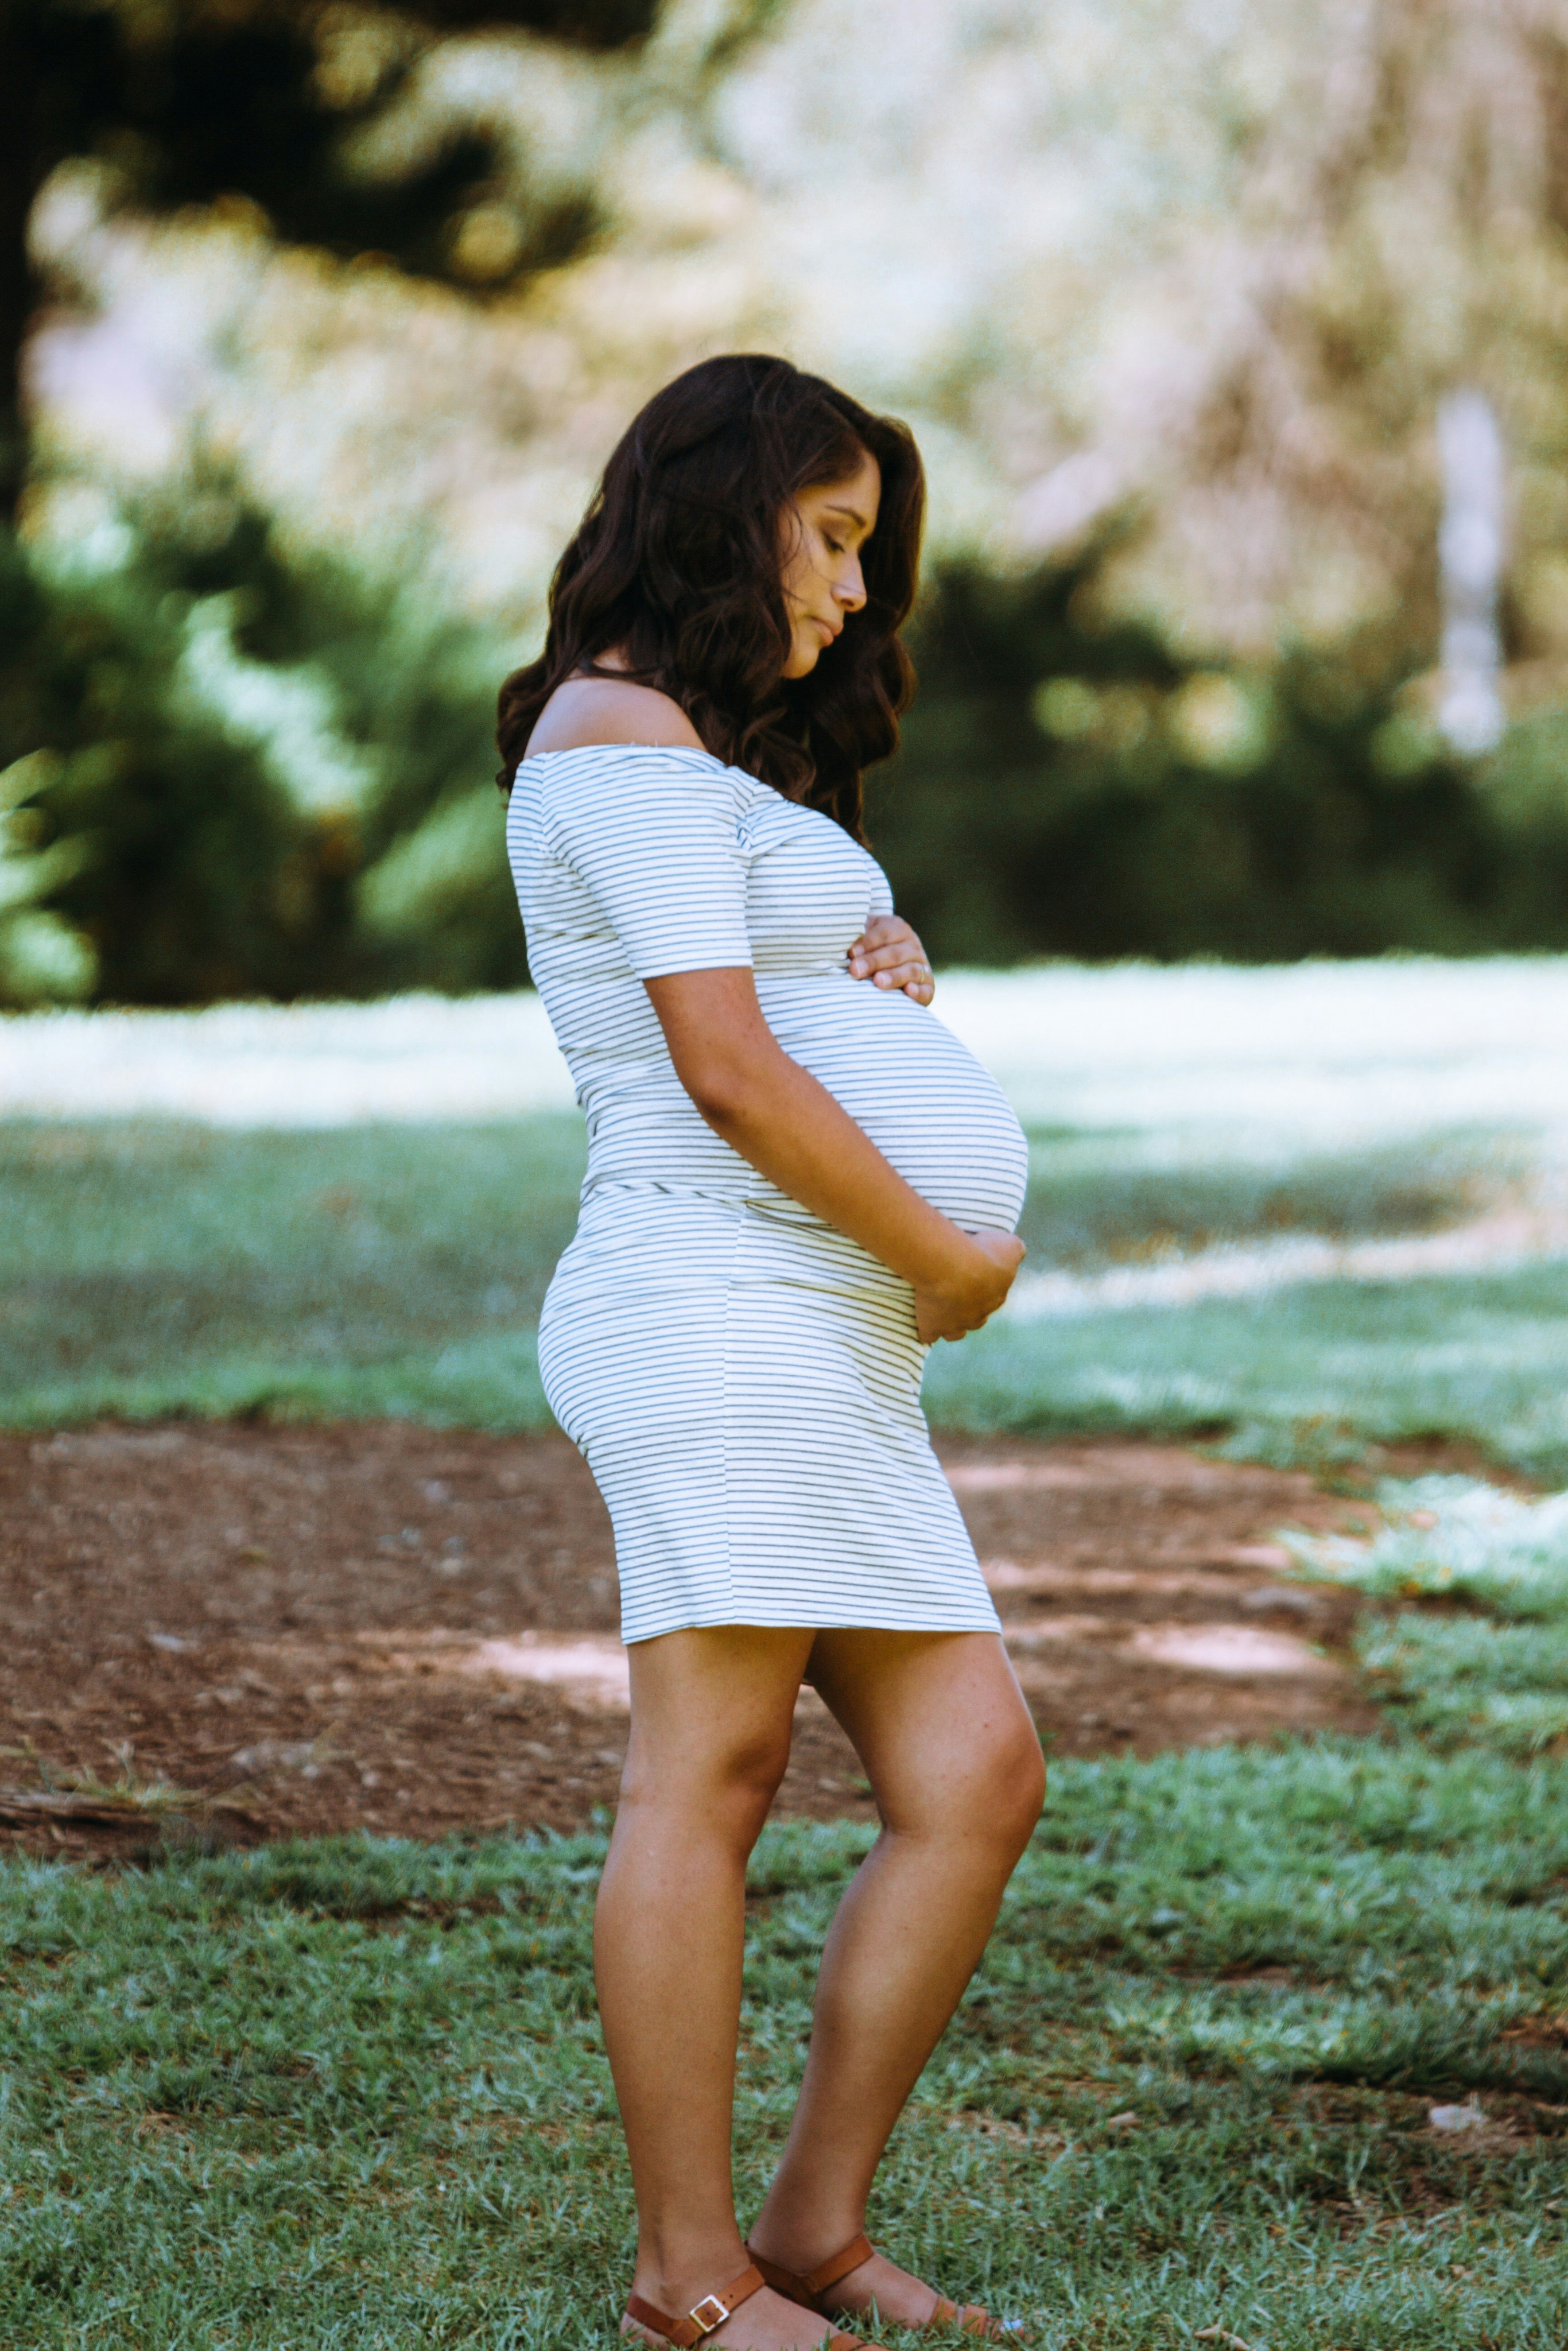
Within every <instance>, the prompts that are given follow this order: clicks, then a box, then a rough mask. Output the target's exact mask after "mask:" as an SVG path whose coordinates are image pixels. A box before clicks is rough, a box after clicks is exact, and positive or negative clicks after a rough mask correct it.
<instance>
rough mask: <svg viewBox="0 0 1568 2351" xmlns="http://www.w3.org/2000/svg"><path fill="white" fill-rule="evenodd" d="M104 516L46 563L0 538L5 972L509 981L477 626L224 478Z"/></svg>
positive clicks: (157, 990)
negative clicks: (284, 543)
mask: <svg viewBox="0 0 1568 2351" xmlns="http://www.w3.org/2000/svg"><path fill="white" fill-rule="evenodd" d="M123 537H124V543H123V545H121V546H120V548H119V549H116V550H114V555H115V558H116V559H112V560H103V561H99V562H97V563H95V564H93V565H92V566H90V567H89V566H87V565H83V566H81V567H80V568H78V569H74V570H72V569H66V570H63V571H61V570H58V569H57V570H54V571H50V570H47V569H45V568H43V567H42V566H41V565H40V564H39V563H38V562H37V560H36V559H30V558H29V556H28V554H27V552H26V549H24V548H23V547H21V546H20V545H19V544H18V543H17V542H16V540H15V539H11V538H6V539H4V540H0V633H3V638H4V643H5V654H4V657H3V659H0V765H4V764H5V762H11V763H16V762H18V761H24V762H25V763H26V764H25V765H24V766H22V767H20V768H18V767H17V766H16V765H15V764H13V765H11V766H10V768H8V770H7V777H8V778H14V779H15V780H14V781H5V782H0V796H3V795H4V794H5V792H6V791H7V789H9V790H10V792H11V794H12V797H13V798H14V799H25V802H26V804H25V805H24V806H21V807H19V808H17V809H16V810H15V811H14V812H13V813H12V814H11V815H10V817H9V818H8V820H7V822H8V824H9V826H10V828H11V837H10V838H9V839H8V840H7V841H5V849H6V850H7V851H8V852H9V853H8V855H7V856H5V860H4V862H0V997H3V998H5V999H7V1000H10V1001H12V1002H20V1003H26V1002H28V1001H36V1000H39V999H41V998H50V997H54V998H60V997H70V996H74V995H79V994H84V993H92V994H95V995H96V996H98V997H99V998H101V999H106V1000H111V1001H121V1002H137V1003H152V1004H178V1003H190V1002H204V1001H208V1000H211V999H213V998H219V997H234V996H258V995H259V996H274V997H282V998H289V997H295V996H300V995H319V994H333V993H340V994H354V995H358V994H368V993H373V992H377V991H379V990H381V989H382V988H386V987H397V986H401V985H406V984H409V983H411V982H412V981H414V980H418V981H422V982H423V983H425V984H427V985H431V986H434V987H445V988H450V989H453V990H463V989H466V988H473V987H507V986H515V985H517V983H518V982H519V981H520V980H521V979H522V977H524V976H525V964H524V957H523V950H522V942H521V937H520V934H519V931H518V925H517V914H516V908H515V905H514V904H513V902H512V899H511V890H510V883H509V881H508V879H507V873H506V870H505V865H504V862H503V860H502V856H501V847H500V836H501V812H500V809H499V806H498V803H497V798H496V794H495V789H494V787H493V785H492V783H491V781H490V775H491V769H492V765H493V758H494V755H493V752H492V750H491V747H490V742H489V723H490V722H489V698H490V680H491V676H492V674H493V672H494V669H495V667H496V661H495V656H494V655H493V653H490V651H489V649H488V648H487V647H486V646H484V645H482V644H481V643H479V642H478V640H477V637H476V632H474V631H473V630H472V629H471V628H461V627H458V626H456V625H455V624H452V623H448V622H443V621H441V620H440V619H439V618H436V619H434V620H433V619H432V618H430V617H429V616H428V615H427V614H424V613H423V611H422V609H421V606H420V601H419V599H418V597H417V595H416V594H402V593H399V592H397V591H394V590H390V589H383V590H371V589H370V588H368V587H367V586H366V585H365V584H364V583H363V581H362V580H359V579H357V578H356V577H355V576H354V575H353V574H351V573H350V572H349V571H348V570H346V569H340V568H339V567H335V566H333V565H332V564H330V563H329V562H327V561H325V560H323V559H319V558H312V559H310V560H309V561H308V562H304V563H296V562H293V561H291V560H289V559H288V558H287V556H286V555H284V554H283V553H281V552H280V551H279V549H278V548H277V544H276V542H275V539H274V538H273V537H272V536H271V535H270V534H269V532H268V529H267V525H266V522H265V520H264V519H263V518H262V517H258V516H257V515H256V514H255V513H254V512H252V511H249V510H247V509H246V507H243V506H242V505H240V504H238V503H237V502H235V501H233V500H231V499H229V498H227V497H226V496H225V495H224V494H223V492H222V491H221V490H212V491H209V493H208V494H207V495H206V496H204V498H203V499H202V500H200V501H199V502H197V505H196V506H195V507H191V506H182V507H177V508H171V509H169V510H168V511H167V512H163V513H160V512H158V511H156V510H154V509H152V508H149V509H144V510H143V511H142V512H141V513H140V514H139V515H138V516H137V517H135V518H134V524H133V525H132V524H131V523H129V522H128V523H127V524H126V525H125V526H124V532H123ZM13 877H15V879H13ZM46 901H47V904H45V903H44V902H46ZM13 904H14V905H15V906H16V908H17V910H18V912H17V914H13V915H12V916H11V920H10V925H9V927H8V928H7V927H6V926H5V915H6V914H7V913H8V911H9V909H10V907H11V906H12V905H13ZM18 914H25V917H26V922H27V923H28V924H29V925H31V930H30V931H24V932H23V933H22V934H21V935H20V937H19V939H18V941H17V943H16V949H15V951H14V952H13V953H11V954H9V955H8V954H7V951H6V944H5V943H6V940H7V938H8V937H10V936H11V935H12V933H13V932H14V931H15V930H16V921H17V919H18ZM45 923H47V924H50V925H53V930H52V932H51V933H50V934H49V935H47V936H46V935H45V933H44V931H43V930H42V929H40V927H39V926H40V925H42V924H45ZM29 942H30V945H29Z"/></svg>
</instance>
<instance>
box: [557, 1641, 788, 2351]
mask: <svg viewBox="0 0 1568 2351" xmlns="http://www.w3.org/2000/svg"><path fill="white" fill-rule="evenodd" d="M811 1641H812V1635H811V1634H810V1632H809V1631H802V1632H793V1631H775V1630H767V1629H763V1628H760V1627H755V1626H747V1625H718V1626H713V1627H706V1628H703V1629H701V1630H693V1631H689V1632H681V1633H668V1634H665V1635H663V1636H662V1637H661V1638H659V1639H657V1640H653V1641H642V1642H638V1643H636V1644H635V1645H634V1646H632V1649H631V1650H630V1651H629V1653H628V1654H629V1657H630V1661H631V1668H632V1738H631V1744H630V1748H629V1750H628V1753H627V1757H626V1771H625V1775H624V1778H623V1780H622V1791H621V1804H620V1810H619V1812H618V1813H617V1815H616V1821H615V1833H614V1835H613V1836H612V1838H611V1841H610V1855H609V1859H608V1861H607V1862H606V1864H605V1869H604V1876H603V1879H602V1882H601V1886H600V1889H599V1906H598V1909H597V1912H596V1915H595V1920H594V1966H595V1974H596V1977H597V1980H598V1985H599V2009H600V2014H601V2018H602V2019H603V2023H604V2045H605V2048H606V2050H607V2051H608V2053H609V2056H610V2067H611V2072H612V2074H613V2075H614V2079H615V2095H616V2096H617V2098H618V2100H619V2101H620V2105H621V2117H622V2123H623V2124H624V2126H625V2130H626V2143H627V2147H628V2148H629V2150H630V2153H631V2158H632V2182H633V2186H634V2188H635V2190H636V2197H637V2271H636V2277H635V2280H634V2286H633V2290H634V2291H635V2292H636V2293H637V2294H641V2295H642V2296H643V2300H644V2301H647V2302H650V2303H652V2304H653V2305H654V2307H655V2308H656V2309H659V2310H664V2311H666V2312H668V2313H669V2314H670V2315H671V2316H672V2317H679V2316H681V2315H682V2314H684V2313H685V2312H686V2311H687V2310H689V2309H690V2308H691V2307H692V2305H693V2304H695V2302H697V2301H698V2300H699V2298H700V2297H702V2296H703V2295H705V2294H711V2293H713V2292H715V2291H716V2290H717V2289H720V2288H722V2287H724V2286H726V2285H727V2284H728V2283H729V2282H730V2280H731V2279H732V2278H734V2277H737V2276H738V2275H739V2273H740V2272H741V2271H742V2270H743V2269H745V2268H746V2266H747V2254H746V2252H745V2250H744V2248H743V2246H742V2244H741V2239H740V2231H739V2230H738V2228H737V2225H736V2219H735V2204H734V2189H733V2187H732V2183H731V2173H730V2130H731V2115H732V2107H733V2102H734V2091H735V2051H736V2036H737V2029H738V2024H739V2016H740V1978H741V1958H742V1945H743V1939H744V1933H745V1917H746V1909H745V1902H746V1864H747V1856H748V1855H749V1854H750V1852H751V1848H752V1846H753V1845H754V1844H756V1842H757V1835H758V1830H759V1829H760V1828H761V1826H762V1823H763V1821H764V1820H765V1819H766V1817H767V1813H768V1805H769V1804H770V1803H771V1802H772V1800H773V1795H774V1792H775V1790H776V1789H777V1787H778V1785H779V1781H780V1779H781V1778H782V1777H783V1774H784V1770H785V1766H786V1765H787V1763H788V1762H789V1731H790V1725H791V1720H792V1718H793V1714H794V1706H795V1698H796V1694H797V1692H798V1690H799V1688H800V1677H801V1674H802V1672H803V1671H804V1668H805V1666H806V1661H807V1658H808V1656H810V1648H811ZM826 2331H827V2330H826V2329H825V2327H824V2325H823V2323H822V2321H821V2319H817V2318H814V2317H813V2316H812V2314H811V2313H810V2312H809V2311H805V2310H801V2309H800V2308H799V2307H798V2306H797V2305H796V2304H792V2303H789V2302H786V2301H784V2300H783V2299H782V2298H781V2297H780V2296H779V2295H777V2294H768V2293H764V2294H758V2295H757V2296H756V2297H755V2298H754V2299H753V2300H751V2301H749V2302H747V2304H746V2305H745V2307H744V2309H742V2310H739V2311H737V2314H736V2315H735V2318H734V2319H733V2320H732V2321H731V2322H730V2323H729V2324H728V2325H726V2326H723V2327H721V2328H719V2329H718V2331H717V2334H716V2336H715V2338H714V2339H715V2340H716V2342H718V2343H722V2344H727V2345H736V2346H745V2351H789V2346H806V2345H811V2344H815V2343H819V2342H821V2340H822V2338H823V2336H824V2335H825V2333H826Z"/></svg>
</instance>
